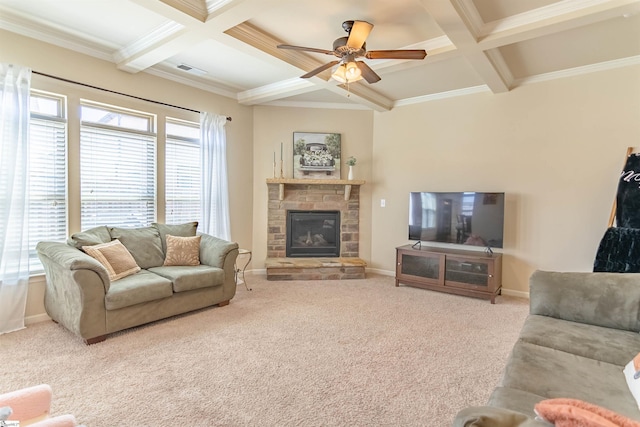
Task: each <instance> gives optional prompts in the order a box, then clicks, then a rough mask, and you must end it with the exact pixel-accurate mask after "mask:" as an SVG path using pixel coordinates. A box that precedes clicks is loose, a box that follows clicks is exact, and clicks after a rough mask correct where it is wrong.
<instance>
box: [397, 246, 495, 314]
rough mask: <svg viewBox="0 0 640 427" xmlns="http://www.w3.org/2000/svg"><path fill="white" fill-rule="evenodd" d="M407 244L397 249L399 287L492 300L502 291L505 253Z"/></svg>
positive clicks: (493, 301) (493, 302) (492, 302)
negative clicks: (411, 287) (405, 286)
mask: <svg viewBox="0 0 640 427" xmlns="http://www.w3.org/2000/svg"><path fill="white" fill-rule="evenodd" d="M414 246H415V245H405V246H400V247H398V248H396V286H400V283H402V284H405V285H408V286H414V287H418V288H423V289H429V290H433V291H440V292H447V293H451V294H456V295H465V296H472V297H477V298H483V299H488V300H491V304H495V302H496V295H499V294H500V293H501V290H502V254H497V253H486V252H481V251H469V250H460V249H448V248H437V247H429V246H419V247H414Z"/></svg>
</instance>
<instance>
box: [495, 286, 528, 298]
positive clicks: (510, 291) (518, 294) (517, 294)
mask: <svg viewBox="0 0 640 427" xmlns="http://www.w3.org/2000/svg"><path fill="white" fill-rule="evenodd" d="M502 295H507V296H510V297H518V298H525V299H529V292H522V291H514V290H513V289H505V288H502Z"/></svg>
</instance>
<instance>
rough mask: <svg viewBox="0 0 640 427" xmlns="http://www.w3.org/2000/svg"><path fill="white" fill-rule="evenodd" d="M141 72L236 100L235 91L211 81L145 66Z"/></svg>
mask: <svg viewBox="0 0 640 427" xmlns="http://www.w3.org/2000/svg"><path fill="white" fill-rule="evenodd" d="M143 72H144V73H147V74H151V75H154V76H156V77H160V78H163V79H166V80H170V81H173V82H176V83H180V84H183V85H185V86H191V87H195V88H196V89H201V90H204V91H207V92H211V93H215V94H216V95H220V96H224V97H225V98H231V99H234V100H237V95H236V92H233V91H232V90H229V89H227V88H223V87H220V86H217V85H215V84H212V83H207V82H203V81H199V80H193V79H189V78H186V77H182V76H178V75H176V74H173V73H170V72H168V71H164V70H160V69H158V68H147V69H145V70H144V71H143Z"/></svg>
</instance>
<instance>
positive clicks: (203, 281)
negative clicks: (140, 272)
mask: <svg viewBox="0 0 640 427" xmlns="http://www.w3.org/2000/svg"><path fill="white" fill-rule="evenodd" d="M149 271H150V272H152V273H155V274H157V275H159V276H162V277H165V278H167V279H169V280H171V282H173V291H174V292H184V291H191V290H193V289H200V288H208V287H212V286H221V285H222V283H223V281H224V270H222V269H221V268H217V267H210V266H208V265H198V266H191V267H185V266H170V267H153V268H150V269H149Z"/></svg>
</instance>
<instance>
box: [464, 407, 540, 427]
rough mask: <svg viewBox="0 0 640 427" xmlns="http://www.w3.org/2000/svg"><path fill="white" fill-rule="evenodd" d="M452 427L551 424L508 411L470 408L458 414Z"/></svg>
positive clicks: (513, 426)
mask: <svg viewBox="0 0 640 427" xmlns="http://www.w3.org/2000/svg"><path fill="white" fill-rule="evenodd" d="M453 427H551V424H549V423H546V422H544V421H537V420H535V419H533V418H531V417H528V416H526V415H525V414H521V413H520V412H515V411H510V410H508V409H502V408H494V407H492V406H471V407H469V408H465V409H463V410H462V411H460V412H458V414H457V415H456V417H455V419H454V420H453Z"/></svg>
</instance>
